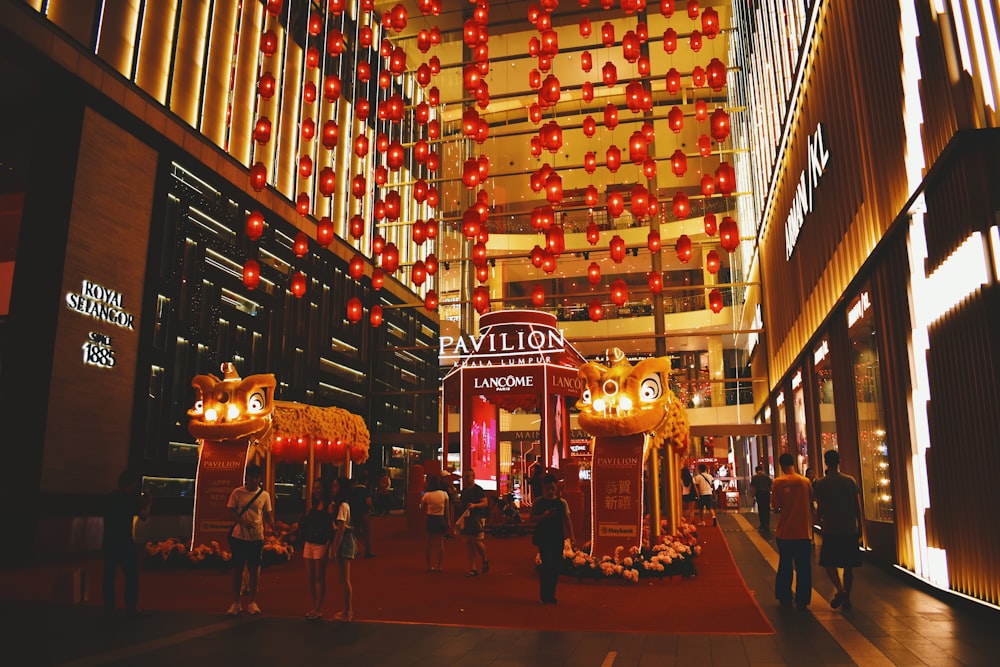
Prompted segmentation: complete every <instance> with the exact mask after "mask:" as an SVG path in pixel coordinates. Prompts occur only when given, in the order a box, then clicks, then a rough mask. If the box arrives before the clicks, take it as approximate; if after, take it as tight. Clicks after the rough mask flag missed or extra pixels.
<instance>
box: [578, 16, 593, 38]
mask: <svg viewBox="0 0 1000 667" xmlns="http://www.w3.org/2000/svg"><path fill="white" fill-rule="evenodd" d="M592 32H593V27H592V26H591V25H590V19H588V18H587V17H586V16H584V17H583V18H582V19H580V37H590V34H591V33H592Z"/></svg>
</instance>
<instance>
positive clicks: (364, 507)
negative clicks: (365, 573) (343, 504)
mask: <svg viewBox="0 0 1000 667" xmlns="http://www.w3.org/2000/svg"><path fill="white" fill-rule="evenodd" d="M350 506H351V525H352V527H353V528H354V537H355V539H356V540H357V541H358V542H359V543H360V544H361V545H362V546H363V547H364V552H365V558H374V557H375V554H374V553H372V522H371V515H372V509H373V507H372V494H371V491H370V490H369V489H368V471H367V470H364V469H362V470H361V472H360V473H358V476H357V477H355V478H354V486H353V487H351V500H350ZM358 551H360V549H359V550H358Z"/></svg>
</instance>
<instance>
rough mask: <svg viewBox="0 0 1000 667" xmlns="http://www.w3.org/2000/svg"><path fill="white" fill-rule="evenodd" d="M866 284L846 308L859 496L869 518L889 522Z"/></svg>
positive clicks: (874, 324)
mask: <svg viewBox="0 0 1000 667" xmlns="http://www.w3.org/2000/svg"><path fill="white" fill-rule="evenodd" d="M871 306H872V302H871V291H870V289H869V288H868V287H865V288H864V289H863V290H862V291H861V293H860V294H859V295H858V296H857V297H856V298H855V299H854V300H853V301H852V302H851V304H850V306H849V307H848V309H847V331H848V336H849V338H850V341H851V354H852V362H853V364H852V365H853V368H854V391H855V398H856V400H857V404H858V441H859V442H858V445H859V453H860V459H861V495H862V499H863V501H864V507H865V517H866V518H867V519H868V520H869V521H882V522H890V523H891V522H892V521H893V517H894V513H893V502H892V485H891V483H890V478H889V465H890V462H889V447H888V444H887V443H886V433H885V418H884V406H883V404H882V390H881V389H882V388H881V381H880V369H879V356H878V346H877V344H876V343H877V338H876V336H877V335H878V326H877V322H876V317H875V309H874V308H872V307H871Z"/></svg>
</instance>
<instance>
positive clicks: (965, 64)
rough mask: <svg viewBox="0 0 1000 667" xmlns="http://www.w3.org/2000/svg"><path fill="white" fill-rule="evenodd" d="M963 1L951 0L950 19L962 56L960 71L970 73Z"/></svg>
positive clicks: (970, 60) (970, 61)
mask: <svg viewBox="0 0 1000 667" xmlns="http://www.w3.org/2000/svg"><path fill="white" fill-rule="evenodd" d="M964 7H965V0H951V18H952V20H953V21H954V22H955V34H956V35H958V52H959V53H961V54H962V69H964V70H965V71H966V72H972V58H971V57H970V56H969V43H968V41H967V40H968V34H969V33H968V32H967V31H966V30H965V16H964V15H963V11H962V10H963V9H964Z"/></svg>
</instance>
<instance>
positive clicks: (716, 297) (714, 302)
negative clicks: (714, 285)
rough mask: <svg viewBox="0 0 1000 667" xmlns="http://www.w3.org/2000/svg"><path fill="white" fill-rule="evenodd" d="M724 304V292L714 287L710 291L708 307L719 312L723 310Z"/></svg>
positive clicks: (714, 311)
mask: <svg viewBox="0 0 1000 667" xmlns="http://www.w3.org/2000/svg"><path fill="white" fill-rule="evenodd" d="M724 305H725V304H723V303H722V292H720V291H719V290H718V289H713V290H712V291H711V292H709V293H708V307H709V308H711V309H712V312H713V313H716V314H718V313H719V312H721V311H722V307H723V306H724Z"/></svg>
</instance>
